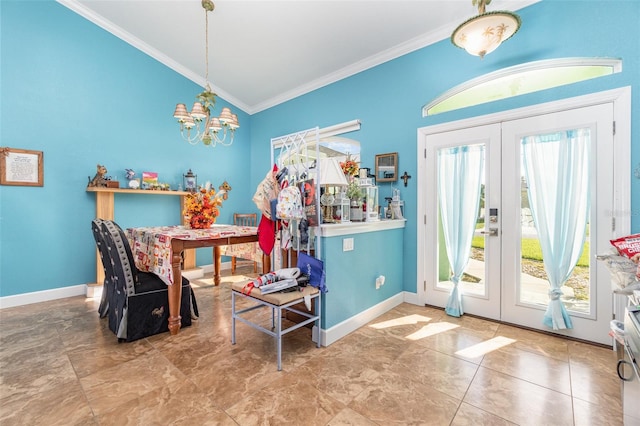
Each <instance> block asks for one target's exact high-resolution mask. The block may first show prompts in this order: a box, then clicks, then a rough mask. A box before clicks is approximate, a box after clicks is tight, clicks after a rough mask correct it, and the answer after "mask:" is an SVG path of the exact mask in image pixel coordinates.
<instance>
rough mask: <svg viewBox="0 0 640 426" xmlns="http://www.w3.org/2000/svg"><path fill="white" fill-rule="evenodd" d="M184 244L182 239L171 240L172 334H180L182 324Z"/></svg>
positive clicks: (170, 300)
mask: <svg viewBox="0 0 640 426" xmlns="http://www.w3.org/2000/svg"><path fill="white" fill-rule="evenodd" d="M183 250H184V245H183V243H182V241H180V240H178V239H173V240H172V241H171V251H172V257H171V269H172V272H173V284H172V285H170V286H169V289H168V290H169V332H170V333H171V334H172V335H175V334H178V332H179V331H180V327H181V326H182V321H181V320H182V317H181V316H180V303H181V299H182V269H181V263H182V251H183Z"/></svg>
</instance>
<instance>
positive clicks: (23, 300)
mask: <svg viewBox="0 0 640 426" xmlns="http://www.w3.org/2000/svg"><path fill="white" fill-rule="evenodd" d="M87 287H88V286H87V285H86V284H80V285H73V286H70V287H62V288H54V289H51V290H42V291H34V292H31V293H23V294H15V295H12V296H4V297H0V309H5V308H12V307H14V306H23V305H30V304H32V303H40V302H48V301H50V300H57V299H64V298H66V297H75V296H85V295H86V294H87Z"/></svg>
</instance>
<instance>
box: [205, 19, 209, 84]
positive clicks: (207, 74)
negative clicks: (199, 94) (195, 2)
mask: <svg viewBox="0 0 640 426" xmlns="http://www.w3.org/2000/svg"><path fill="white" fill-rule="evenodd" d="M204 63H205V71H204V82H205V87H209V12H208V11H205V13H204Z"/></svg>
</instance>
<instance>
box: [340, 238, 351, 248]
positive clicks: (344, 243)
mask: <svg viewBox="0 0 640 426" xmlns="http://www.w3.org/2000/svg"><path fill="white" fill-rule="evenodd" d="M351 250H353V238H343V239H342V251H351Z"/></svg>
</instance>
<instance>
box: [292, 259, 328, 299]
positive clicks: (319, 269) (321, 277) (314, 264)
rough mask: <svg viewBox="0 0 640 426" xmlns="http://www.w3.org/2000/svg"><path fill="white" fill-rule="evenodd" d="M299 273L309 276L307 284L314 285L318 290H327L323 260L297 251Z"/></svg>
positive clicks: (323, 291)
mask: <svg viewBox="0 0 640 426" xmlns="http://www.w3.org/2000/svg"><path fill="white" fill-rule="evenodd" d="M296 266H297V267H298V268H300V273H302V274H304V275H308V276H309V285H311V286H313V287H316V288H317V289H318V290H320V292H322V293H326V292H328V291H329V289H328V288H327V285H326V283H325V274H324V262H323V261H322V260H320V259H316V258H315V257H313V256H310V255H308V254H307V253H305V252H303V251H301V252H298V264H297V265H296Z"/></svg>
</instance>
